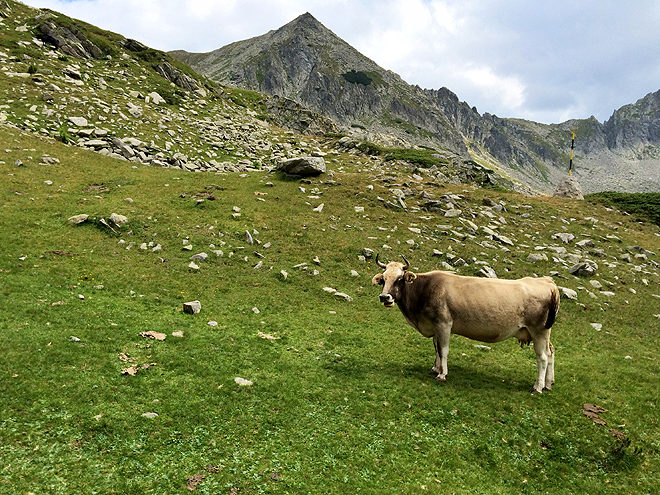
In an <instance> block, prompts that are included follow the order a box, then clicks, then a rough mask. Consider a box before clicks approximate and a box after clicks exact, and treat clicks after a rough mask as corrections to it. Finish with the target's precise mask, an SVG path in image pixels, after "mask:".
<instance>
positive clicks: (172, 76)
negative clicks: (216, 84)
mask: <svg viewBox="0 0 660 495" xmlns="http://www.w3.org/2000/svg"><path fill="white" fill-rule="evenodd" d="M154 70H155V71H156V72H158V74H160V75H161V76H163V77H164V78H165V79H167V80H168V81H171V82H173V83H174V84H176V85H177V86H179V87H180V88H182V89H185V90H186V91H197V90H198V89H200V87H201V86H200V85H199V84H198V83H197V81H195V80H194V79H193V78H192V77H190V76H189V75H187V74H184V73H183V72H181V71H180V70H179V69H177V68H176V67H174V66H173V65H172V64H170V63H169V62H162V63H160V64H158V65H155V66H154Z"/></svg>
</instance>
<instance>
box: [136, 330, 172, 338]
mask: <svg viewBox="0 0 660 495" xmlns="http://www.w3.org/2000/svg"><path fill="white" fill-rule="evenodd" d="M140 337H144V338H147V339H154V340H165V339H166V338H167V335H165V334H164V333H160V332H155V331H153V330H149V331H148V332H140Z"/></svg>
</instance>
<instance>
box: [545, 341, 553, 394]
mask: <svg viewBox="0 0 660 495" xmlns="http://www.w3.org/2000/svg"><path fill="white" fill-rule="evenodd" d="M548 347H549V350H550V352H549V355H548V367H547V369H546V371H545V387H544V388H543V390H552V386H553V385H554V384H555V346H554V345H552V342H548Z"/></svg>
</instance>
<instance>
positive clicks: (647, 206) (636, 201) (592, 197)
mask: <svg viewBox="0 0 660 495" xmlns="http://www.w3.org/2000/svg"><path fill="white" fill-rule="evenodd" d="M586 199H587V200H589V201H591V202H593V203H600V204H604V205H606V206H610V207H614V208H618V209H620V210H623V211H625V212H627V213H634V214H635V215H638V216H640V217H643V218H648V219H649V220H650V221H651V222H653V223H655V224H656V225H660V193H621V192H612V191H610V192H602V193H596V194H589V195H587V198H586Z"/></svg>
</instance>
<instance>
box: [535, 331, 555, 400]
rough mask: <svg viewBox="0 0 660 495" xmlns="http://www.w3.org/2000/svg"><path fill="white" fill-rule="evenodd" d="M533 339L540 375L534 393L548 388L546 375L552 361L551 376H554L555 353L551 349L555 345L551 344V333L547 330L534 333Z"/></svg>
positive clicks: (549, 383) (550, 384)
mask: <svg viewBox="0 0 660 495" xmlns="http://www.w3.org/2000/svg"><path fill="white" fill-rule="evenodd" d="M533 339H534V352H535V353H536V365H537V367H538V375H537V377H536V383H535V384H534V386H533V387H532V390H531V392H532V393H533V394H540V393H542V392H543V389H544V388H546V377H547V376H548V371H549V364H550V362H552V363H553V364H552V365H551V366H552V367H551V368H550V374H551V375H552V377H551V378H554V353H553V352H552V351H551V349H552V350H554V347H552V344H550V334H549V332H547V331H543V332H540V333H539V334H536V335H534V336H533ZM548 385H549V386H552V380H551V381H549V382H548Z"/></svg>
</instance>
